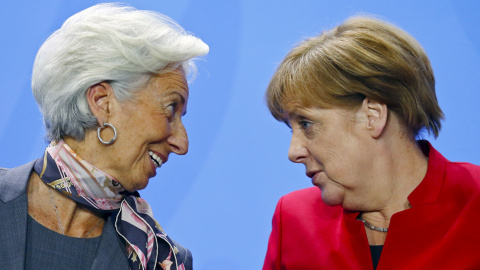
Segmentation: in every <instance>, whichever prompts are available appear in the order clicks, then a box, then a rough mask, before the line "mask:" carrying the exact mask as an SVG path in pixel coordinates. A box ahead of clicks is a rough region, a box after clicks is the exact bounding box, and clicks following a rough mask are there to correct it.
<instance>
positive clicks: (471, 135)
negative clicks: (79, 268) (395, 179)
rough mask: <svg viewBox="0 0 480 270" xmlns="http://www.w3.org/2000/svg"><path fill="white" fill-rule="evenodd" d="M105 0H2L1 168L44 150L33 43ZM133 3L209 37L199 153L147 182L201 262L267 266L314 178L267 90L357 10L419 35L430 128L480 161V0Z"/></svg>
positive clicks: (176, 159)
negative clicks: (298, 54) (303, 44)
mask: <svg viewBox="0 0 480 270" xmlns="http://www.w3.org/2000/svg"><path fill="white" fill-rule="evenodd" d="M96 3H99V1H93V0H84V1H66V0H44V1H8V0H5V1H2V2H1V3H0V33H1V42H0V54H1V57H0V61H1V62H0V64H1V65H0V71H1V72H0V82H1V84H0V167H10V168H11V167H16V166H19V165H21V164H24V163H26V162H28V161H30V160H33V159H35V158H37V157H39V156H40V155H41V154H42V153H43V151H44V148H45V146H46V144H45V142H44V141H43V134H44V128H43V124H42V116H41V115H40V113H39V110H38V108H37V106H36V104H35V101H34V99H33V97H32V94H31V88H30V77H31V68H32V65H33V61H34V58H35V54H36V52H37V50H38V48H39V47H40V45H41V44H42V42H43V41H44V40H45V39H46V38H47V37H48V36H49V35H50V34H51V33H52V32H53V31H54V30H56V29H58V28H59V27H60V26H61V24H62V23H63V21H65V19H67V18H68V17H69V16H71V15H73V14H74V13H76V12H78V11H80V10H82V9H85V8H87V7H89V6H91V5H93V4H96ZM126 3H127V4H130V5H133V6H134V7H136V8H139V9H151V10H155V11H159V12H162V13H164V14H166V15H168V16H170V17H172V18H173V19H175V20H176V21H178V22H179V23H180V24H181V25H182V26H183V27H184V28H185V29H187V30H188V31H191V32H193V33H195V34H196V35H197V36H199V37H200V38H202V39H203V40H204V41H205V42H206V43H208V44H209V46H210V54H209V55H208V56H206V57H205V58H204V59H205V60H204V61H200V62H199V76H198V78H197V80H196V81H194V82H193V84H191V85H190V89H191V90H190V91H191V93H190V100H189V103H188V105H189V108H188V115H187V116H186V117H185V118H184V122H185V125H186V128H187V131H188V134H189V138H190V150H189V153H188V154H187V155H186V156H174V155H172V156H171V159H170V161H169V162H168V163H167V164H166V166H164V167H162V169H161V170H159V172H158V175H157V176H156V177H155V179H152V180H151V181H150V184H149V186H148V187H147V188H146V189H145V190H144V191H142V192H141V194H142V196H143V197H145V198H146V199H147V200H148V201H149V202H150V203H151V204H152V207H153V210H154V214H155V217H156V218H157V219H158V220H159V222H160V224H162V226H163V227H164V229H165V230H166V231H167V232H168V233H169V234H170V235H172V236H173V238H175V239H176V240H177V241H179V242H180V243H182V244H183V245H185V246H187V247H188V248H190V249H191V250H192V252H193V254H194V266H195V269H230V270H236V269H259V268H261V265H262V263H263V258H264V255H265V251H266V246H267V241H268V236H269V232H270V229H271V217H272V214H273V211H274V209H275V205H276V202H277V200H278V199H279V198H280V196H282V195H283V194H286V193H288V192H290V191H293V190H296V189H300V188H304V187H309V186H310V185H311V184H310V179H308V178H307V177H306V176H305V174H304V168H303V166H302V165H298V164H293V163H290V162H289V161H288V159H287V150H288V146H289V140H290V132H289V129H288V128H287V127H285V126H284V125H283V124H281V123H278V122H276V121H275V120H274V119H273V118H272V117H271V116H270V114H269V112H268V110H267V108H266V107H265V103H264V99H263V95H264V90H265V88H266V86H267V84H268V82H269V79H270V77H271V75H272V74H273V72H274V70H275V68H276V66H277V65H278V63H279V62H280V61H281V60H282V59H283V57H284V56H285V54H286V53H287V51H288V50H289V49H291V48H292V47H293V46H294V44H295V43H297V42H299V41H300V40H301V39H303V38H305V37H309V36H312V35H316V34H319V33H320V32H321V31H322V30H324V29H328V28H331V27H333V26H335V25H336V24H338V23H340V22H342V21H343V20H344V19H345V18H346V17H348V16H351V15H356V14H375V15H378V16H380V17H382V18H385V19H387V20H389V21H391V22H393V23H395V24H397V25H399V26H400V27H402V28H404V29H405V30H407V31H408V32H409V33H411V34H412V35H413V36H414V37H416V38H417V39H418V40H419V41H420V43H421V44H422V45H423V46H424V48H425V50H426V51H427V53H428V55H429V56H430V59H431V61H432V65H433V68H434V71H435V74H436V79H437V95H438V99H439V102H440V105H441V107H442V109H443V110H444V113H445V115H446V121H445V122H444V125H443V129H442V132H441V133H440V136H439V138H438V139H437V140H433V139H431V138H429V137H428V136H426V137H427V138H429V139H430V140H431V142H432V144H433V145H434V146H435V147H436V148H437V149H438V150H440V152H442V153H443V154H444V155H445V156H446V157H447V158H448V159H450V160H456V161H469V162H471V163H475V164H480V155H479V152H480V140H479V135H478V134H479V133H480V126H479V121H478V116H479V115H480V106H479V105H480V76H479V75H480V72H479V71H480V35H479V33H480V31H479V30H480V29H479V27H480V2H479V1H475V0H471V1H468V0H465V1H454V0H451V1H448V0H432V1H417V0H403V1H385V0H378V1H374V0H372V1H354V0H352V1H346V0H338V1H320V0H295V1H293V0H292V1H279V0H277V1H273V0H272V1H267V0H265V1H259V0H243V1H239V0H232V1H224V0H208V1H191V0H175V1H163V0H138V1H134V0H132V1H126ZM165 190H168V191H169V192H168V193H164V192H163V191H165ZM0 192H1V191H0Z"/></svg>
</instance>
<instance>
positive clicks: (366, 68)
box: [266, 17, 444, 137]
mask: <svg viewBox="0 0 480 270" xmlns="http://www.w3.org/2000/svg"><path fill="white" fill-rule="evenodd" d="M366 97H368V98H371V99H373V100H376V101H378V102H382V103H384V104H386V105H387V107H388V108H389V110H390V111H392V112H394V113H395V114H396V115H397V116H399V118H400V119H402V120H403V121H404V123H405V125H406V126H407V128H409V130H411V131H412V132H413V134H414V135H415V136H417V135H418V133H419V131H420V130H421V129H422V128H425V129H426V130H428V131H429V132H430V131H431V132H432V133H433V135H434V136H435V137H437V136H438V133H439V131H440V128H441V120H442V119H443V118H444V116H443V112H442V110H441V109H440V107H439V105H438V102H437V98H436V94H435V78H434V75H433V71H432V67H431V65H430V61H429V60H428V57H427V55H426V53H425V51H424V50H423V48H422V47H421V45H420V44H419V43H418V42H417V41H416V40H415V39H414V38H413V37H411V36H410V35H409V34H408V33H406V32H405V31H403V30H401V29H399V28H397V27H395V26H393V25H391V24H388V23H386V22H384V21H381V20H378V19H375V18H370V17H352V18H349V19H347V20H346V21H345V22H344V23H343V24H341V25H339V26H337V27H335V28H333V29H331V30H329V31H325V32H323V33H322V34H320V35H319V36H317V37H312V38H309V39H306V40H305V41H303V42H301V43H300V44H299V45H298V46H297V47H295V48H294V49H292V50H291V51H290V52H289V53H288V54H287V56H286V57H285V59H284V60H283V61H282V63H281V64H280V66H279V67H278V69H277V71H276V72H275V74H274V75H273V77H272V79H271V81H270V84H269V86H268V88H267V92H266V100H267V104H268V108H269V109H270V112H271V113H272V115H273V116H274V117H275V118H276V119H277V120H279V121H284V122H287V115H286V113H287V112H288V109H289V108H291V107H292V106H299V107H334V106H339V107H346V108H354V107H356V106H358V105H360V104H361V103H362V101H363V99H365V98H366Z"/></svg>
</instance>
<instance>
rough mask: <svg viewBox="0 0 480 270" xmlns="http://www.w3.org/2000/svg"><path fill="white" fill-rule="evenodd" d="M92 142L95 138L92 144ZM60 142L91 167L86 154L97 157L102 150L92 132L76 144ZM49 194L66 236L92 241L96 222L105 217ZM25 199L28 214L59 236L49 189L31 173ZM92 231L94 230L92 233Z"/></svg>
mask: <svg viewBox="0 0 480 270" xmlns="http://www.w3.org/2000/svg"><path fill="white" fill-rule="evenodd" d="M94 133H95V134H94ZM94 139H96V142H95V141H94ZM64 140H65V142H66V143H67V144H68V145H69V146H70V147H71V148H72V149H73V150H74V151H75V152H76V153H77V154H79V155H80V156H81V157H82V158H84V159H85V160H87V161H88V162H90V163H91V164H94V163H92V162H91V161H90V160H89V158H90V155H92V153H97V154H98V153H101V151H102V148H101V147H102V146H103V145H98V144H101V143H100V142H99V141H98V139H97V138H96V131H93V130H92V131H88V132H87V133H86V137H85V139H84V140H83V141H77V140H75V139H73V138H69V137H67V138H65V139H64ZM50 191H51V193H52V197H53V199H54V202H55V206H56V207H57V213H58V218H60V221H61V224H62V228H63V230H64V232H65V234H66V235H67V236H71V237H77V238H83V237H84V236H85V235H86V234H88V236H87V238H92V237H97V236H99V235H101V233H102V229H103V225H104V220H102V221H100V219H104V218H105V217H103V216H102V215H101V214H98V213H93V212H92V211H90V210H88V209H86V208H85V207H83V206H81V205H79V204H77V203H76V202H74V201H72V200H71V199H69V198H67V197H66V196H63V195H62V194H60V193H59V192H57V191H56V190H55V189H51V190H50ZM27 197H28V213H29V215H30V216H31V217H32V218H33V219H35V220H36V221H37V222H38V223H40V224H42V225H43V226H44V227H47V228H48V229H50V230H52V231H55V232H57V233H60V234H63V232H62V229H61V228H60V225H59V222H58V218H57V214H56V212H55V208H54V205H53V203H52V197H51V196H50V192H49V188H48V186H47V185H46V184H45V183H44V182H43V181H42V180H41V179H40V177H39V176H38V174H36V173H35V172H32V174H31V175H30V179H29V182H28V186H27ZM99 222H100V223H99ZM97 224H98V225H97ZM96 225H97V226H96ZM95 226H96V227H95ZM92 228H94V229H93V231H92ZM90 231H91V232H90Z"/></svg>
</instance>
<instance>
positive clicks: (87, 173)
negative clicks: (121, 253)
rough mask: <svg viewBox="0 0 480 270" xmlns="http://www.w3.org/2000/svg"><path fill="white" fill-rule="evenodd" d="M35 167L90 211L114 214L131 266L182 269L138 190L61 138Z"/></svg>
mask: <svg viewBox="0 0 480 270" xmlns="http://www.w3.org/2000/svg"><path fill="white" fill-rule="evenodd" d="M34 170H35V172H36V173H37V174H38V175H39V176H40V178H41V179H42V180H43V182H45V183H46V184H47V185H49V186H50V187H52V188H55V189H56V190H57V191H58V192H60V193H61V194H63V195H65V196H67V197H68V198H70V199H72V200H74V201H75V202H77V203H79V204H82V205H84V206H86V207H87V208H89V209H90V210H92V211H96V212H102V213H114V214H115V213H116V219H115V228H116V230H117V233H118V235H120V236H121V237H122V238H123V239H125V242H126V244H127V253H128V262H129V264H130V269H145V270H147V269H148V270H151V269H165V270H185V266H184V264H183V261H182V258H181V256H178V257H177V256H176V255H177V253H178V249H177V247H175V245H174V244H173V241H172V240H171V239H170V238H169V237H168V236H167V234H166V233H165V232H164V231H163V229H162V227H161V226H160V224H158V222H157V221H156V220H155V219H154V218H153V213H152V210H151V208H150V205H149V204H148V203H147V202H146V201H145V200H143V199H142V198H140V197H139V194H138V192H134V193H130V192H128V191H127V190H125V189H124V188H123V187H122V185H120V183H119V182H118V181H117V180H116V179H114V178H113V177H111V176H110V175H108V174H106V173H104V172H102V171H101V170H99V169H97V168H95V167H94V166H93V165H91V164H90V163H88V162H86V161H85V160H83V159H82V158H81V157H80V156H78V155H77V154H76V153H75V152H74V151H73V150H72V149H71V148H70V147H69V146H68V145H67V144H66V143H65V142H64V141H63V140H62V141H60V142H58V143H57V142H52V143H50V145H49V146H48V147H47V149H46V151H45V155H44V156H43V158H39V159H38V160H37V161H36V162H35V165H34ZM172 255H173V256H172ZM160 267H161V268H160Z"/></svg>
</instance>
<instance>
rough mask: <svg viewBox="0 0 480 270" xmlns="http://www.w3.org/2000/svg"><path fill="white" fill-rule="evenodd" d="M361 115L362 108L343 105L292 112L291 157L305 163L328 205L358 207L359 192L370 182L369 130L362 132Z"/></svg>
mask: <svg viewBox="0 0 480 270" xmlns="http://www.w3.org/2000/svg"><path fill="white" fill-rule="evenodd" d="M361 116H362V114H361V110H359V111H356V110H349V109H340V108H329V109H323V108H322V109H320V108H308V109H303V108H297V109H294V110H292V111H291V112H290V113H289V116H288V121H289V124H290V126H291V128H292V140H291V144H290V149H289V151H288V157H289V159H290V160H291V161H292V162H295V163H303V164H304V165H305V168H306V174H307V176H308V177H309V178H311V179H312V183H313V184H314V185H315V186H318V187H319V188H320V189H321V190H322V200H323V201H324V202H325V203H326V204H328V205H332V206H333V205H342V206H343V207H344V208H346V209H349V208H352V207H353V208H355V207H357V206H358V203H361V202H359V197H362V196H359V195H365V193H363V192H368V186H369V185H370V184H371V183H369V181H368V179H369V178H370V177H369V176H368V168H369V167H370V165H371V164H370V159H369V157H368V154H367V153H368V151H367V149H368V146H366V144H365V142H366V140H365V138H367V137H365V136H366V135H368V133H366V132H363V130H364V127H365V126H366V125H365V121H366V119H362V117H361ZM364 120H365V121H364ZM370 179H371V178H370ZM362 193H363V194H362ZM360 200H361V199H360Z"/></svg>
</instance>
